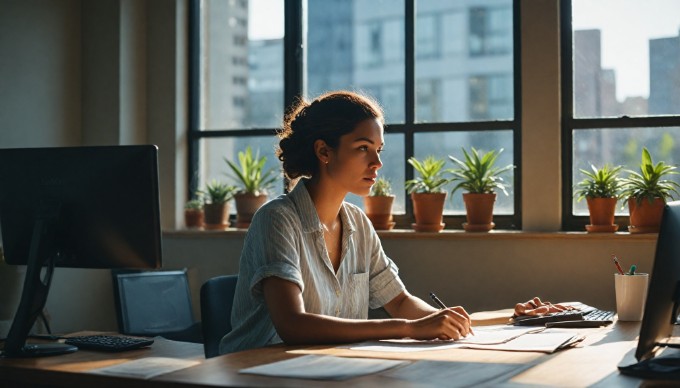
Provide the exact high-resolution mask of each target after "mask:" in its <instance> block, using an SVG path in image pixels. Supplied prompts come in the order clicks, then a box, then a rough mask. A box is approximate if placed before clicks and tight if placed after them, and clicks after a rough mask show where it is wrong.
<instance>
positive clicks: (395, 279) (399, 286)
mask: <svg viewBox="0 0 680 388" xmlns="http://www.w3.org/2000/svg"><path fill="white" fill-rule="evenodd" d="M368 232H369V233H368V234H369V240H368V243H369V246H370V247H371V259H370V260H371V263H370V282H369V291H370V297H369V302H368V303H369V307H370V308H372V309H376V308H379V307H382V306H384V305H385V304H387V303H388V302H389V301H391V300H392V299H394V298H395V297H396V296H397V295H399V294H400V293H401V292H402V291H404V290H405V289H406V287H405V286H404V283H403V282H402V281H401V279H400V278H399V268H397V265H396V264H394V262H393V261H392V259H390V258H389V257H387V255H386V254H385V252H384V251H383V249H382V245H381V244H380V239H379V238H378V235H377V233H375V231H374V230H373V229H372V228H369V230H368Z"/></svg>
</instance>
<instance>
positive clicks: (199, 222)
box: [184, 209, 204, 229]
mask: <svg viewBox="0 0 680 388" xmlns="http://www.w3.org/2000/svg"><path fill="white" fill-rule="evenodd" d="M203 219H204V215H203V210H200V209H184V226H186V228H187V229H200V228H203Z"/></svg>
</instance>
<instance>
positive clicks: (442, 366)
mask: <svg viewBox="0 0 680 388" xmlns="http://www.w3.org/2000/svg"><path fill="white" fill-rule="evenodd" d="M533 366H534V363H533V362H528V363H523V364H508V363H501V364H496V363H488V362H451V361H430V360H422V361H416V362H413V363H412V364H410V365H406V366H404V367H400V368H395V369H391V370H389V371H387V372H385V373H382V374H381V376H385V377H389V378H393V379H398V380H403V381H408V382H411V383H413V384H414V385H415V386H425V385H426V386H431V387H480V386H483V387H491V386H496V385H502V384H504V383H507V381H508V380H510V379H511V378H512V377H513V376H515V375H518V374H520V373H521V372H523V371H525V370H527V369H529V368H531V367H533Z"/></svg>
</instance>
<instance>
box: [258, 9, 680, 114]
mask: <svg viewBox="0 0 680 388" xmlns="http://www.w3.org/2000/svg"><path fill="white" fill-rule="evenodd" d="M309 1H314V0H309ZM421 1H426V0H421ZM282 15H283V0H250V7H249V15H248V16H249V18H248V20H249V26H248V37H249V38H250V39H273V38H282V37H283V16H282ZM573 19H574V20H573V27H574V29H575V30H582V29H583V30H584V29H599V30H600V31H601V36H602V66H603V67H604V68H606V69H614V70H615V71H616V85H617V93H616V94H617V99H618V100H619V101H622V100H623V99H624V98H625V97H627V96H643V97H649V39H651V38H663V37H672V36H676V37H677V36H678V34H679V32H678V31H679V30H680V0H574V2H573Z"/></svg>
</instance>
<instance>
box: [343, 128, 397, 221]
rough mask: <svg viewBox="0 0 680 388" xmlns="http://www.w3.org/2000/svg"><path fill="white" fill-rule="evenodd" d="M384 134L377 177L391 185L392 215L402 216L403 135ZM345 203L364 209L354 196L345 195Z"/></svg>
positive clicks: (359, 200)
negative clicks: (392, 195)
mask: <svg viewBox="0 0 680 388" xmlns="http://www.w3.org/2000/svg"><path fill="white" fill-rule="evenodd" d="M387 132H389V128H387V130H386V133H385V148H384V149H383V152H382V153H381V154H380V160H381V161H382V163H383V166H382V168H381V169H380V170H378V176H379V177H383V178H387V179H388V180H389V181H390V183H391V184H392V194H394V196H395V198H394V203H393V204H392V213H393V214H404V213H405V211H406V210H405V207H404V193H405V189H404V181H405V180H406V179H405V178H404V176H405V175H404V134H401V133H387ZM346 201H347V202H350V203H353V204H355V205H357V206H359V207H361V208H362V209H363V208H364V202H363V198H362V197H359V196H357V195H354V194H349V195H347V198H346Z"/></svg>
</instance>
